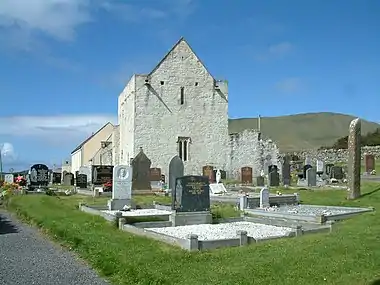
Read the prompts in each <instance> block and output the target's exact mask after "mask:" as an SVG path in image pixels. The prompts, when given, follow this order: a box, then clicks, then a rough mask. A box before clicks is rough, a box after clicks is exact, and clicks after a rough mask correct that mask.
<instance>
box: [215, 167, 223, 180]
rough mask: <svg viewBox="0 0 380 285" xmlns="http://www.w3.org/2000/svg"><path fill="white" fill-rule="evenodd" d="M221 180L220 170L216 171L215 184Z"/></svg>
mask: <svg viewBox="0 0 380 285" xmlns="http://www.w3.org/2000/svg"><path fill="white" fill-rule="evenodd" d="M221 178H222V174H221V173H220V169H218V170H217V171H216V178H215V179H216V183H219V182H220V179H221Z"/></svg>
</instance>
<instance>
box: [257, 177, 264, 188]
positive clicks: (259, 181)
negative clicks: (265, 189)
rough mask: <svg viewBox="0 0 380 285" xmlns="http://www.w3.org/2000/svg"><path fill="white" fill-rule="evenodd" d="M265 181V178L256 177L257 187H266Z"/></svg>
mask: <svg viewBox="0 0 380 285" xmlns="http://www.w3.org/2000/svg"><path fill="white" fill-rule="evenodd" d="M264 185H265V179H264V177H263V176H259V177H256V186H264Z"/></svg>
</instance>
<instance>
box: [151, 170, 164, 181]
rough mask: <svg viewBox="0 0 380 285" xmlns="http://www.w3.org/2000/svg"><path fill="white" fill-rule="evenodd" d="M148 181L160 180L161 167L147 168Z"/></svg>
mask: <svg viewBox="0 0 380 285" xmlns="http://www.w3.org/2000/svg"><path fill="white" fill-rule="evenodd" d="M149 181H161V168H158V167H153V168H151V169H150V170H149Z"/></svg>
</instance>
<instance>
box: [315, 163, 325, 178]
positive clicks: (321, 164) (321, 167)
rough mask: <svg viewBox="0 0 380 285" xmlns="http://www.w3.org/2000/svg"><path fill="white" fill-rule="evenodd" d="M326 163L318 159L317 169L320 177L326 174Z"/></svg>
mask: <svg viewBox="0 0 380 285" xmlns="http://www.w3.org/2000/svg"><path fill="white" fill-rule="evenodd" d="M324 170H325V168H324V162H323V161H322V160H320V159H317V169H316V173H317V174H318V175H322V174H323V173H324Z"/></svg>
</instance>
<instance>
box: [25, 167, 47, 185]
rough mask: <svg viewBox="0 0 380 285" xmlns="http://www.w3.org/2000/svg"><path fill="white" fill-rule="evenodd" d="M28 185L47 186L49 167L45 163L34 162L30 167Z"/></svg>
mask: <svg viewBox="0 0 380 285" xmlns="http://www.w3.org/2000/svg"><path fill="white" fill-rule="evenodd" d="M29 179H30V186H34V187H38V186H48V184H49V168H48V167H47V166H46V165H45V164H34V165H33V166H32V167H31V168H30V176H29Z"/></svg>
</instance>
